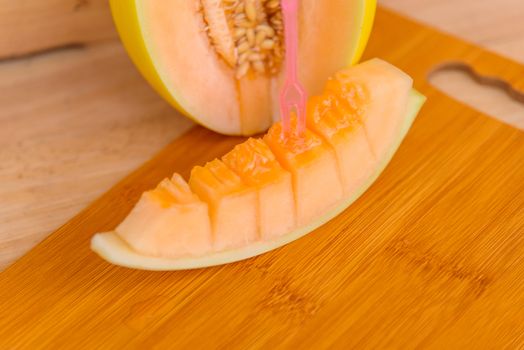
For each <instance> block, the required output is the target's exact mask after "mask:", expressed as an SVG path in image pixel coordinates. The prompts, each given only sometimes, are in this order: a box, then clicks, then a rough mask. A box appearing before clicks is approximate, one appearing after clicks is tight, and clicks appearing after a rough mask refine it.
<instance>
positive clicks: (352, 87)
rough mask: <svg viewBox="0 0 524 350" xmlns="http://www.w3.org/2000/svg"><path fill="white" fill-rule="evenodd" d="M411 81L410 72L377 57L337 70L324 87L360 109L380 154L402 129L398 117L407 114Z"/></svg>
mask: <svg viewBox="0 0 524 350" xmlns="http://www.w3.org/2000/svg"><path fill="white" fill-rule="evenodd" d="M412 85H413V79H412V78H411V77H410V76H409V75H407V74H406V73H404V72H403V71H401V70H400V69H398V68H397V67H395V66H393V65H391V64H389V63H387V62H385V61H382V60H380V59H377V58H375V59H372V60H369V61H366V62H363V63H361V64H359V65H356V66H353V67H349V68H346V69H343V70H341V71H339V72H337V73H336V74H335V76H334V78H330V79H328V81H327V83H326V88H325V91H326V92H333V93H335V94H337V95H338V96H339V97H341V98H342V99H343V100H345V101H346V102H347V103H350V104H352V105H353V108H354V109H360V110H361V115H362V121H363V123H364V125H365V128H366V132H367V136H368V139H369V141H370V143H371V147H372V149H373V153H374V154H375V155H377V156H380V155H382V154H384V153H385V152H386V151H387V149H388V148H389V147H390V144H391V139H392V138H394V137H395V135H398V133H399V131H400V126H401V123H399V118H400V117H401V116H403V115H405V114H406V111H407V106H408V99H409V95H410V91H411V87H412ZM359 90H360V92H359Z"/></svg>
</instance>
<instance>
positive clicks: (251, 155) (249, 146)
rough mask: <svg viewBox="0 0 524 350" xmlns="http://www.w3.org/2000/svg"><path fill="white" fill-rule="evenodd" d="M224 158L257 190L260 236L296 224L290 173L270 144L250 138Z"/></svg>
mask: <svg viewBox="0 0 524 350" xmlns="http://www.w3.org/2000/svg"><path fill="white" fill-rule="evenodd" d="M222 161H223V162H224V163H225V164H226V165H227V166H228V167H230V168H231V169H232V170H233V171H235V172H236V173H237V174H238V175H239V176H240V177H241V178H242V180H243V181H244V182H245V183H246V184H248V185H249V186H253V187H255V188H256V189H257V192H258V218H259V227H260V235H261V238H262V239H263V240H264V239H272V238H275V237H278V236H280V235H283V234H284V233H286V232H289V231H290V230H292V229H293V228H294V227H295V202H294V197H293V186H292V181H291V174H290V173H289V172H288V171H286V170H284V168H282V166H281V165H280V163H279V162H278V161H277V160H276V158H275V155H274V154H273V153H272V152H271V150H270V149H269V147H268V146H267V145H266V144H265V143H264V142H263V141H262V140H260V139H253V138H250V139H249V140H247V141H246V142H244V143H242V144H240V145H237V146H236V147H235V148H234V149H233V150H232V151H231V152H229V153H228V154H226V155H225V156H224V157H222Z"/></svg>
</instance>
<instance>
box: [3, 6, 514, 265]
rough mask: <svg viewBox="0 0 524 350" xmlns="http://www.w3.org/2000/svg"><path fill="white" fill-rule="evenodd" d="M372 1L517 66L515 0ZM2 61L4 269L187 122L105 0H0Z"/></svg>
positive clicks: (162, 144)
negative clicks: (127, 42) (136, 56)
mask: <svg viewBox="0 0 524 350" xmlns="http://www.w3.org/2000/svg"><path fill="white" fill-rule="evenodd" d="M380 3H381V4H383V5H386V6H388V7H390V8H393V9H396V10H398V11H399V12H401V13H404V14H407V15H408V16H412V17H414V18H417V19H419V20H422V21H423V22H425V23H429V24H431V25H434V26H436V27H438V28H440V29H443V30H445V31H447V32H449V33H453V34H455V35H457V36H459V37H462V38H465V39H468V40H470V41H473V42H475V43H477V44H479V45H481V46H484V47H487V48H490V49H492V50H494V51H496V52H498V53H501V54H503V55H506V56H508V57H511V58H513V59H514V60H517V61H520V62H522V63H524V21H522V18H524V2H522V1H521V0H499V1H492V0H462V1H458V0H381V1H380ZM84 43H87V44H88V45H85V46H82V47H78V46H70V47H69V48H66V49H63V48H62V47H63V46H69V45H71V44H84ZM53 48H57V49H56V50H54V51H53V50H52V51H47V52H46V53H45V54H38V52H40V51H41V50H42V49H46V50H47V49H53ZM34 53H37V54H34ZM27 54H32V55H31V56H28V57H20V58H18V59H14V57H19V56H23V55H27ZM0 60H1V61H0V201H1V205H0V269H2V268H3V267H5V266H7V265H8V264H9V263H11V262H12V261H14V260H15V259H17V258H18V257H19V256H21V255H22V254H24V253H25V252H26V251H27V250H29V249H30V248H31V247H33V246H34V245H35V244H36V243H38V242H39V241H41V240H42V239H43V238H44V237H46V235H48V234H49V233H50V232H52V231H53V230H54V229H56V228H57V227H59V226H60V225H61V224H63V223H64V222H66V221H67V219H69V218H71V217H72V216H73V215H74V214H75V213H77V212H79V211H80V210H81V209H82V208H84V207H85V206H86V205H87V204H88V203H90V202H91V201H93V200H94V199H95V198H96V197H98V196H100V195H101V194H102V193H104V192H105V191H106V190H108V189H109V188H110V187H111V186H112V185H113V184H114V183H115V182H116V181H117V180H118V179H120V178H122V177H123V176H124V175H125V174H127V173H129V172H130V171H131V170H132V169H134V168H136V167H137V166H139V165H140V164H142V163H143V162H144V161H146V160H147V159H149V158H150V157H151V156H152V155H153V154H154V153H156V152H157V151H158V150H160V149H161V148H162V147H163V146H165V145H166V144H168V143H169V142H170V141H172V140H173V139H174V138H175V137H177V136H178V135H180V134H181V133H183V132H184V131H186V130H187V129H188V128H189V126H190V125H191V124H190V123H189V122H188V121H186V120H185V119H183V118H181V117H180V116H179V115H178V114H177V113H176V112H175V111H173V110H172V109H171V108H169V106H167V105H166V104H165V103H164V102H163V101H162V100H160V98H159V97H157V96H156V95H155V94H154V93H153V92H152V91H151V89H150V88H149V87H148V86H147V85H146V84H145V83H144V82H143V81H142V78H141V77H140V76H139V75H138V74H137V73H136V72H135V70H134V68H133V67H132V65H131V63H130V62H129V60H128V59H127V57H126V55H125V53H124V52H123V50H122V47H121V46H120V44H119V43H118V41H117V40H116V35H115V32H114V30H113V28H112V24H111V20H110V16H109V14H108V12H107V3H106V1H105V0H91V1H88V0H47V1H42V0H28V1H10V0H0ZM123 105H125V106H126V107H125V108H122V106H123Z"/></svg>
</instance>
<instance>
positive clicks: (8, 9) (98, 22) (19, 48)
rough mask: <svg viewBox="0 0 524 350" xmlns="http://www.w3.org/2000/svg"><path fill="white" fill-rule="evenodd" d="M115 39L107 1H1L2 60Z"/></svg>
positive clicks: (0, 37)
mask: <svg viewBox="0 0 524 350" xmlns="http://www.w3.org/2000/svg"><path fill="white" fill-rule="evenodd" d="M116 36H117V33H116V30H115V29H114V26H113V22H112V19H111V14H110V12H109V3H108V1H107V0H17V1H13V0H0V59H2V58H3V59H5V58H12V57H18V56H22V55H24V54H30V53H34V52H39V51H41V50H49V49H53V48H60V47H64V46H67V45H79V44H80V45H82V44H87V43H91V42H95V41H99V40H105V39H110V38H113V39H114V38H116Z"/></svg>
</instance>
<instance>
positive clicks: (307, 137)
mask: <svg viewBox="0 0 524 350" xmlns="http://www.w3.org/2000/svg"><path fill="white" fill-rule="evenodd" d="M295 122H296V119H293V120H292V124H294V123H295ZM264 141H265V142H266V143H267V144H268V145H269V147H270V148H271V150H272V151H273V153H274V154H275V156H276V157H277V159H278V160H279V161H280V163H281V164H282V166H283V167H284V168H286V169H287V170H288V171H289V172H291V174H292V175H293V190H294V194H295V203H296V213H297V224H298V225H299V226H302V225H305V224H307V223H308V222H311V221H312V219H314V218H316V217H319V216H321V215H322V213H324V212H326V210H329V209H330V208H331V207H333V206H334V205H335V204H336V203H337V202H338V201H340V199H341V198H342V183H341V181H340V173H339V171H338V164H337V160H336V157H335V154H334V152H333V151H332V149H331V148H330V147H329V146H328V145H327V144H326V143H325V142H324V141H323V140H322V139H321V138H320V137H319V136H318V135H316V134H314V133H313V132H311V131H310V130H307V129H306V131H305V132H304V133H303V134H302V135H297V134H291V135H288V136H286V137H282V125H281V123H280V122H278V123H276V124H275V125H273V126H272V127H271V129H269V131H268V133H267V134H266V136H264ZM319 184H322V186H319Z"/></svg>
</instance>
